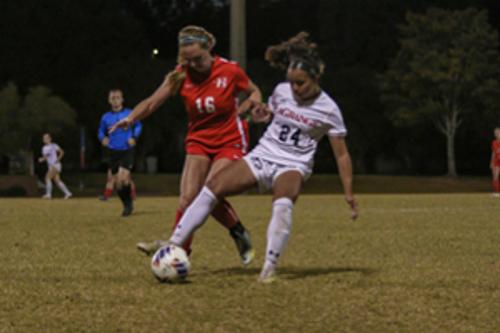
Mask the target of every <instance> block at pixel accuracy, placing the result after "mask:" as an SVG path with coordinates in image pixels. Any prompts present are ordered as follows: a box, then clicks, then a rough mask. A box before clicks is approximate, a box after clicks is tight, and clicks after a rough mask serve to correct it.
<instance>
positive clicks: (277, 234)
mask: <svg viewBox="0 0 500 333" xmlns="http://www.w3.org/2000/svg"><path fill="white" fill-rule="evenodd" d="M301 185H302V175H301V174H300V173H299V172H298V171H287V172H284V173H283V174H281V175H280V176H278V178H277V179H276V181H275V183H274V186H273V212H272V217H271V221H270V222H269V226H268V229H267V246H266V258H265V262H264V266H263V267H262V271H261V273H260V276H259V281H260V282H263V283H269V282H273V281H274V280H275V276H276V266H277V265H278V260H279V258H280V256H281V255H282V254H283V251H284V249H285V247H286V244H287V242H288V237H289V235H290V232H291V229H292V213H293V206H294V202H295V201H296V200H297V197H298V195H299V193H300V188H301Z"/></svg>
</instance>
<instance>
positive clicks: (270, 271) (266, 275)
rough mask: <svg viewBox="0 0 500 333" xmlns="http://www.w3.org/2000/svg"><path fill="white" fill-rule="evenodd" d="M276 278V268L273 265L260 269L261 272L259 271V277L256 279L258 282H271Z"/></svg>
mask: <svg viewBox="0 0 500 333" xmlns="http://www.w3.org/2000/svg"><path fill="white" fill-rule="evenodd" d="M277 279H278V278H277V277H276V269H275V268H274V267H269V268H267V269H264V268H263V269H262V272H260V276H259V279H258V280H257V281H258V282H260V283H266V284H268V283H273V282H275V281H276V280H277Z"/></svg>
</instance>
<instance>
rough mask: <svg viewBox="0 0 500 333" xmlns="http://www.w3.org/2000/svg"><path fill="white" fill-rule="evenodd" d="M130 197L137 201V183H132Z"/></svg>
mask: <svg viewBox="0 0 500 333" xmlns="http://www.w3.org/2000/svg"><path fill="white" fill-rule="evenodd" d="M130 196H131V197H132V200H135V198H136V197H137V192H136V191H135V183H134V182H132V183H131V184H130Z"/></svg>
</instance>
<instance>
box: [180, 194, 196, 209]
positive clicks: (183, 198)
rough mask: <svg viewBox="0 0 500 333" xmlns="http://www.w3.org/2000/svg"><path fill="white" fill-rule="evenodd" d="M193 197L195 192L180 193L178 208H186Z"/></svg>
mask: <svg viewBox="0 0 500 333" xmlns="http://www.w3.org/2000/svg"><path fill="white" fill-rule="evenodd" d="M194 198H195V193H191V192H189V193H181V195H180V196H179V209H180V210H183V211H184V210H186V208H188V207H189V205H190V204H191V203H192V202H193V200H194Z"/></svg>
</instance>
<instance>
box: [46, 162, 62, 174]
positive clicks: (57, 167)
mask: <svg viewBox="0 0 500 333" xmlns="http://www.w3.org/2000/svg"><path fill="white" fill-rule="evenodd" d="M50 168H54V169H56V171H57V172H58V173H61V171H62V164H61V163H54V164H50V165H49V170H50Z"/></svg>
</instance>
